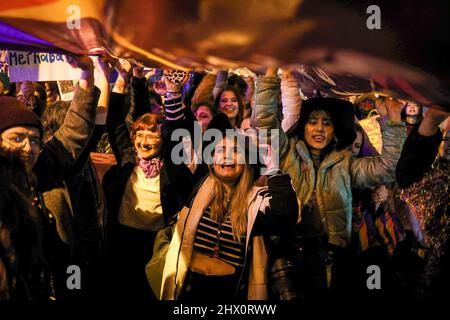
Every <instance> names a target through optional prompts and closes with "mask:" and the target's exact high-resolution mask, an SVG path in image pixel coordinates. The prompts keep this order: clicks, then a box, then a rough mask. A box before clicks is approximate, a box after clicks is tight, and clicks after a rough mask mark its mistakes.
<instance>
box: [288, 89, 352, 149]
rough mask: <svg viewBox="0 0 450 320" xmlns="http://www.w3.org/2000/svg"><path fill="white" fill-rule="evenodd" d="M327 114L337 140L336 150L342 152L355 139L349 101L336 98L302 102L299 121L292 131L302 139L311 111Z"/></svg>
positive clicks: (311, 99) (319, 98)
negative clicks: (322, 111)
mask: <svg viewBox="0 0 450 320" xmlns="http://www.w3.org/2000/svg"><path fill="white" fill-rule="evenodd" d="M317 110H324V111H326V112H328V114H329V115H330V117H331V121H332V123H333V127H334V133H335V135H336V138H337V144H336V149H339V150H342V149H345V148H347V147H348V146H350V145H351V144H352V143H353V141H355V139H356V132H355V111H354V108H353V104H352V103H351V102H349V101H346V100H342V99H337V98H322V97H318V98H310V99H308V100H305V101H303V103H302V106H301V110H300V120H299V123H298V125H297V127H296V129H295V131H294V133H295V134H297V135H298V136H299V137H301V138H303V137H304V132H305V125H306V123H307V122H308V118H309V115H310V114H311V112H313V111H317Z"/></svg>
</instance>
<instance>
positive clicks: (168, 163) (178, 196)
mask: <svg viewBox="0 0 450 320" xmlns="http://www.w3.org/2000/svg"><path fill="white" fill-rule="evenodd" d="M133 80H134V93H133V95H132V100H133V101H132V103H131V107H130V110H127V107H126V106H125V94H118V93H112V94H111V98H110V106H109V111H108V117H107V121H106V127H107V131H108V137H109V141H110V144H111V148H112V149H113V152H114V155H115V157H116V160H117V165H115V166H113V167H112V168H111V169H110V170H108V172H107V173H106V174H105V177H104V180H103V188H104V191H105V197H106V205H107V211H108V214H107V215H108V216H107V226H108V230H109V231H111V230H113V229H114V225H115V224H116V223H117V216H118V212H119V208H120V204H121V202H122V196H123V194H124V191H125V187H126V184H127V182H128V179H129V178H130V176H131V173H132V172H133V170H134V168H135V167H136V165H137V161H136V159H137V155H136V152H135V150H134V147H133V143H132V141H131V137H130V133H129V130H128V127H127V124H126V119H127V117H131V119H133V120H135V119H137V118H138V117H139V116H140V115H142V114H144V113H145V111H146V110H145V104H143V103H141V102H140V101H137V99H136V96H138V95H137V94H136V91H138V93H139V92H141V90H142V87H138V88H136V82H138V81H139V80H138V81H136V79H135V78H133ZM138 85H142V83H141V82H138ZM136 89H137V90H136ZM141 97H142V95H141ZM143 106H144V107H143ZM187 112H188V111H187ZM183 123H185V124H186V125H185V124H181V126H187V125H188V124H189V123H192V119H191V118H190V116H189V119H186V120H183ZM178 125H179V124H178ZM178 125H177V127H178ZM173 129H175V127H174V126H171V125H170V124H167V123H165V124H164V125H163V128H162V137H163V145H162V150H161V154H160V157H161V159H162V160H163V163H164V165H163V167H162V168H161V171H160V191H161V205H162V209H163V217H164V220H165V221H166V223H167V222H168V221H169V220H170V218H171V217H172V216H174V215H175V214H177V213H178V212H179V211H180V210H181V208H182V207H183V204H184V203H185V201H186V200H187V198H188V196H189V195H190V193H191V192H192V189H193V188H194V186H195V184H196V182H197V181H198V180H199V177H202V176H204V172H205V170H206V168H205V167H204V166H199V167H198V168H197V170H196V171H195V173H194V174H192V173H191V171H190V170H189V168H188V167H187V166H185V165H175V164H174V163H173V162H172V160H171V157H170V154H171V150H172V147H173V146H174V145H175V144H177V143H179V141H174V142H171V141H170V139H169V140H167V139H164V138H165V137H169V136H170V133H171V131H172V130H173Z"/></svg>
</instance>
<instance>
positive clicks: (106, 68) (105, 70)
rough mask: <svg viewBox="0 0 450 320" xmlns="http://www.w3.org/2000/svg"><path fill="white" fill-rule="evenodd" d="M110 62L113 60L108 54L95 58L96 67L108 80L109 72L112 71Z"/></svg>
mask: <svg viewBox="0 0 450 320" xmlns="http://www.w3.org/2000/svg"><path fill="white" fill-rule="evenodd" d="M110 62H112V60H111V58H109V57H106V56H97V57H95V59H94V66H95V69H97V70H98V72H99V73H100V75H101V76H102V77H103V78H105V79H106V80H107V81H108V80H109V74H110V73H111V71H112V66H111V64H110Z"/></svg>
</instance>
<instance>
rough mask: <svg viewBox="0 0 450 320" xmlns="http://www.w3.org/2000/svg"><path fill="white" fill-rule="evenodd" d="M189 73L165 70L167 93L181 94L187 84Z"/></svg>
mask: <svg viewBox="0 0 450 320" xmlns="http://www.w3.org/2000/svg"><path fill="white" fill-rule="evenodd" d="M188 78H189V73H187V72H186V71H182V70H164V82H165V84H166V88H167V92H180V91H181V88H182V87H183V85H184V84H185V83H186V82H187V80H188Z"/></svg>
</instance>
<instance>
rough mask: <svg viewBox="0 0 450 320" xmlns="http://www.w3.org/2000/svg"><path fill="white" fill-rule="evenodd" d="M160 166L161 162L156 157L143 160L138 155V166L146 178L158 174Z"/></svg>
mask: <svg viewBox="0 0 450 320" xmlns="http://www.w3.org/2000/svg"><path fill="white" fill-rule="evenodd" d="M138 157H139V156H138ZM162 166H163V162H162V161H161V160H160V159H159V158H158V157H155V158H152V159H150V160H144V159H141V158H140V157H139V167H141V168H142V170H143V171H144V174H145V177H146V178H148V179H150V178H154V177H156V176H158V174H159V171H160V170H161V168H162Z"/></svg>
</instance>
